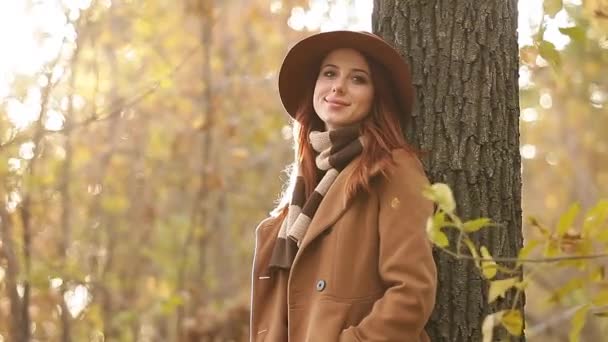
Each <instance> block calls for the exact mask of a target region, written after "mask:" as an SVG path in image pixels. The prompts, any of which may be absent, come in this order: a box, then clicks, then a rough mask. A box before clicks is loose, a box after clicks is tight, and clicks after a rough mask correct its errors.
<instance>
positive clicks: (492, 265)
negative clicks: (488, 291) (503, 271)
mask: <svg viewBox="0 0 608 342" xmlns="http://www.w3.org/2000/svg"><path fill="white" fill-rule="evenodd" d="M480 251H481V257H482V258H484V259H492V261H482V262H481V273H483V276H484V277H485V278H486V279H493V278H494V277H495V276H496V270H497V267H496V262H495V261H494V259H493V258H492V255H490V252H489V251H488V249H487V248H486V246H481V249H480Z"/></svg>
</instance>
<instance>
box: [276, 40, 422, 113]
mask: <svg viewBox="0 0 608 342" xmlns="http://www.w3.org/2000/svg"><path fill="white" fill-rule="evenodd" d="M338 48H352V49H355V50H358V51H359V52H361V53H362V54H364V55H365V56H367V57H369V58H371V59H373V60H374V61H375V62H376V63H378V64H381V65H383V66H384V67H385V68H386V70H387V71H388V73H389V75H390V77H391V83H392V86H393V88H394V92H393V93H394V96H395V97H396V99H395V100H396V101H397V103H398V104H399V106H400V107H401V108H400V109H401V111H402V113H401V116H402V117H400V118H399V119H400V120H401V121H404V120H407V118H408V117H409V115H410V113H411V110H412V104H413V101H414V97H415V93H414V87H413V86H412V81H411V73H410V68H409V66H408V64H407V63H406V62H405V61H404V60H403V58H402V57H401V56H400V55H399V53H398V52H397V51H396V50H395V49H394V48H393V47H391V46H390V45H388V44H387V43H386V42H385V41H384V40H382V39H381V38H380V37H378V36H376V35H374V34H371V33H367V32H356V31H330V32H323V33H318V34H315V35H313V36H310V37H308V38H304V39H303V40H301V41H299V42H298V43H297V44H296V45H294V46H293V47H292V48H291V49H290V50H289V52H288V53H287V55H286V56H285V59H284V60H283V64H282V65H281V69H280V71H279V94H280V97H281V102H282V103H283V107H285V110H286V111H287V113H289V115H290V116H291V117H293V118H295V116H296V112H297V110H298V108H299V107H300V106H301V104H302V103H301V102H302V97H303V96H304V94H306V93H307V92H310V91H311V89H310V87H314V81H315V80H316V77H317V73H318V72H319V70H313V68H318V67H319V65H320V63H321V60H322V58H324V57H325V56H326V55H327V54H328V53H329V52H331V51H332V50H334V49H338ZM403 116H404V117H403Z"/></svg>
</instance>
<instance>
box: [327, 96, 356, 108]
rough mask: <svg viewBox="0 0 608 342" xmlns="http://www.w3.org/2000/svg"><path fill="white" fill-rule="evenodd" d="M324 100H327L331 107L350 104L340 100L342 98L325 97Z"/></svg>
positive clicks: (342, 106) (341, 106)
mask: <svg viewBox="0 0 608 342" xmlns="http://www.w3.org/2000/svg"><path fill="white" fill-rule="evenodd" d="M325 102H327V104H328V105H329V106H330V107H331V108H344V107H348V106H350V104H349V103H348V102H346V101H342V100H338V99H328V98H325Z"/></svg>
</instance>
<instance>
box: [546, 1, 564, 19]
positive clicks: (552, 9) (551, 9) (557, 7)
mask: <svg viewBox="0 0 608 342" xmlns="http://www.w3.org/2000/svg"><path fill="white" fill-rule="evenodd" d="M562 7H563V3H562V0H544V1H543V10H544V11H545V14H547V15H548V16H549V17H551V18H553V17H555V15H556V14H557V12H559V11H561V9H562Z"/></svg>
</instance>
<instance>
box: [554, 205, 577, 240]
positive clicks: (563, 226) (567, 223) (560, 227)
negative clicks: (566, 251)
mask: <svg viewBox="0 0 608 342" xmlns="http://www.w3.org/2000/svg"><path fill="white" fill-rule="evenodd" d="M580 210H581V206H580V205H579V204H578V203H574V204H572V205H571V206H570V208H568V211H566V212H565V213H564V214H563V215H562V216H561V217H560V218H559V222H558V224H557V229H556V233H557V235H558V236H564V234H566V232H567V231H568V229H570V228H572V225H573V223H574V219H575V218H576V216H577V215H578V213H579V212H580Z"/></svg>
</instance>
